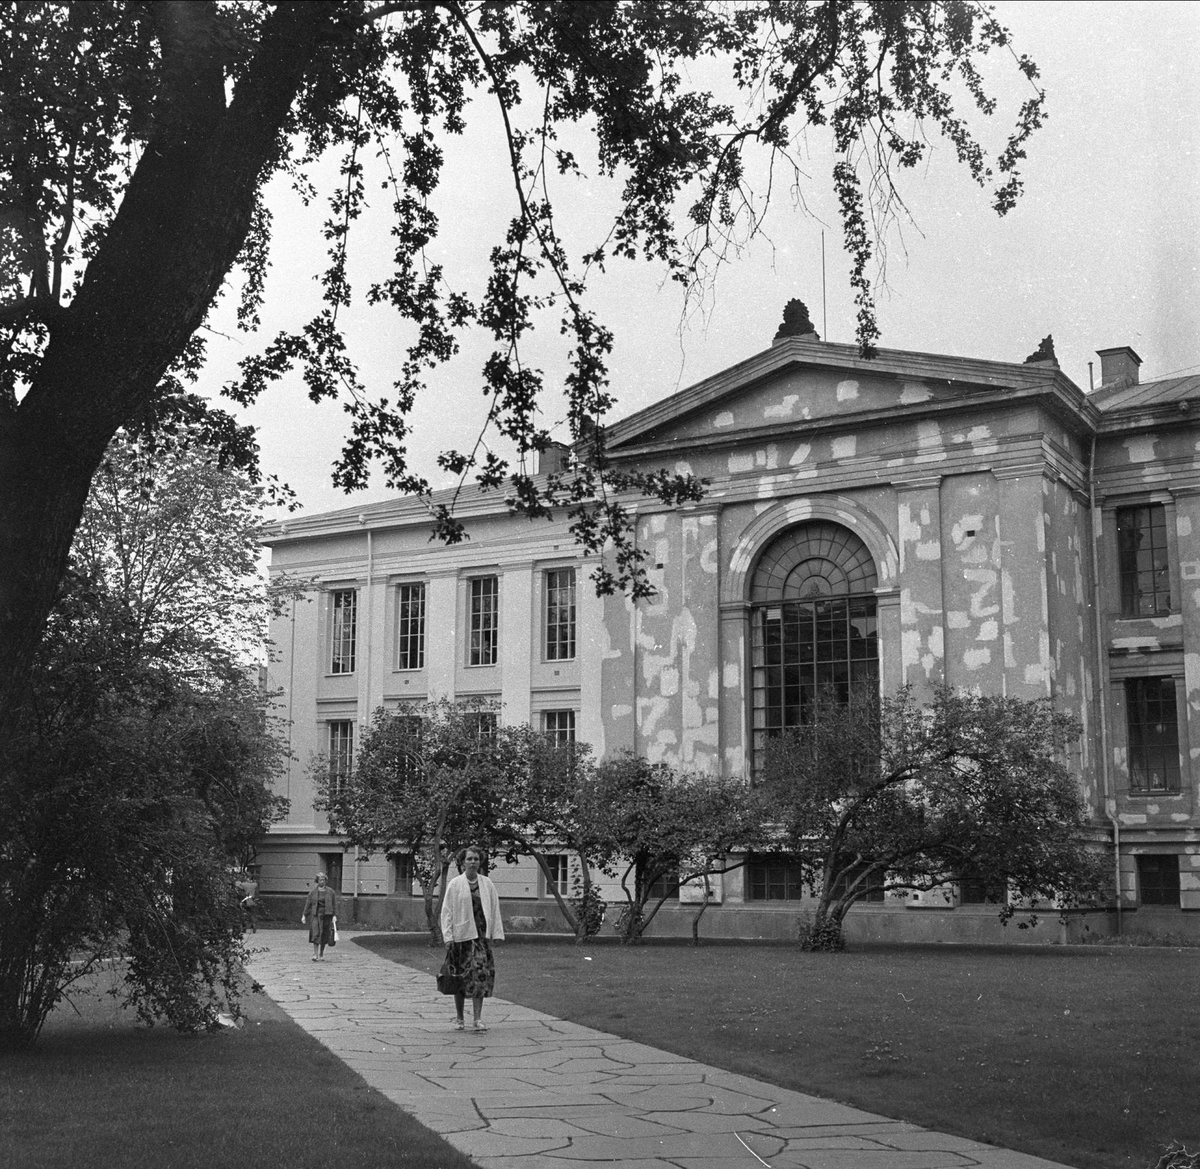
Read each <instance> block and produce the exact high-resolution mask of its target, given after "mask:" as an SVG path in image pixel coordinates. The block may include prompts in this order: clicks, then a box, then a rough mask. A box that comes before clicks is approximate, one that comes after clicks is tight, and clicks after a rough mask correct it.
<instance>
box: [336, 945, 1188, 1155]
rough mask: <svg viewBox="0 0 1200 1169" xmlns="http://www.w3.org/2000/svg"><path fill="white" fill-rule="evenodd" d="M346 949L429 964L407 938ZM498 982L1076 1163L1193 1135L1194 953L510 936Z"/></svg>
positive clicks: (888, 1112) (665, 1038) (723, 1057)
mask: <svg viewBox="0 0 1200 1169" xmlns="http://www.w3.org/2000/svg"><path fill="white" fill-rule="evenodd" d="M358 942H359V944H360V945H364V946H366V947H368V948H369V949H371V950H373V951H375V952H376V953H378V954H381V955H383V956H385V957H388V958H391V959H393V960H395V961H398V962H402V963H404V964H406V965H408V966H412V967H415V968H417V969H420V970H424V971H427V972H428V973H430V974H431V975H432V974H433V973H434V972H435V971H436V970H437V967H438V965H439V964H440V962H441V957H442V955H441V952H440V951H439V950H436V949H431V948H430V947H429V946H428V945H427V944H426V942H425V940H423V939H421V938H419V937H415V936H412V935H408V936H403V937H399V936H389V935H371V936H364V937H361V938H359V939H358ZM496 965H497V979H496V993H497V994H498V995H499V996H500V997H502V998H506V999H509V1000H510V1001H512V1002H516V1003H520V1004H521V1005H522V1006H527V1007H532V1008H534V1009H536V1010H540V1011H544V1012H546V1013H547V1014H550V1015H555V1016H558V1017H560V1018H565V1019H570V1020H571V1021H572V1022H575V1023H580V1024H583V1025H585V1026H588V1027H595V1028H597V1029H599V1030H601V1031H607V1032H610V1033H612V1034H616V1035H620V1036H623V1037H627V1038H631V1039H636V1040H639V1041H641V1042H643V1043H648V1044H651V1045H652V1046H655V1047H659V1048H663V1049H664V1050H667V1051H671V1052H674V1053H676V1054H679V1055H684V1056H687V1057H689V1058H691V1059H695V1060H699V1061H700V1062H702V1063H707V1064H713V1065H715V1066H718V1067H722V1068H726V1069H728V1070H730V1071H736V1072H741V1073H744V1074H746V1075H750V1076H754V1077H756V1078H759V1079H763V1080H766V1081H768V1082H770V1083H774V1084H778V1085H781V1086H783V1087H787V1088H793V1089H795V1090H797V1091H801V1092H810V1093H813V1094H814V1095H819V1096H825V1097H828V1098H832V1099H835V1100H840V1101H843V1102H845V1103H847V1104H852V1105H854V1106H856V1107H859V1108H864V1109H867V1110H868V1111H871V1112H877V1113H881V1114H883V1115H885V1116H893V1117H898V1118H901V1119H903V1120H908V1121H911V1122H913V1123H916V1124H920V1125H924V1126H925V1127H928V1128H933V1129H937V1130H940V1131H944V1132H951V1133H956V1134H959V1135H961V1136H965V1137H970V1138H972V1139H975V1140H979V1141H985V1142H990V1143H993V1144H998V1145H1002V1146H1005V1147H1008V1148H1013V1149H1018V1150H1021V1151H1023V1152H1027V1153H1032V1154H1035V1155H1037V1156H1042V1157H1046V1158H1049V1159H1051V1160H1056V1161H1063V1162H1066V1163H1067V1164H1070V1165H1074V1166H1079V1167H1080V1169H1147V1167H1149V1166H1152V1165H1154V1163H1155V1162H1156V1161H1157V1159H1158V1156H1159V1154H1161V1152H1162V1151H1163V1148H1164V1146H1166V1145H1167V1144H1168V1142H1169V1141H1171V1140H1172V1139H1175V1140H1178V1141H1182V1142H1183V1143H1185V1144H1186V1145H1188V1146H1189V1147H1191V1148H1195V1147H1198V1146H1200V1059H1198V1058H1197V1055H1198V1053H1200V993H1197V992H1198V991H1200V951H1197V950H1170V949H1099V948H1091V947H1089V948H1088V949H1086V950H1074V951H1072V952H1064V951H1062V950H1059V949H1056V948H1037V949H1033V948H1028V949H1026V948H1024V947H1014V948H1012V949H998V948H994V947H992V948H982V947H981V948H978V949H966V948H964V949H958V948H949V947H945V948H943V947H936V948H935V947H886V948H885V947H878V948H866V947H861V948H857V949H855V950H853V951H850V952H847V953H844V954H832V955H825V954H804V953H801V952H800V951H799V950H798V949H796V948H795V947H791V948H781V947H778V946H758V945H755V944H751V943H743V944H741V945H738V946H720V947H716V946H713V947H709V946H702V947H700V948H698V949H696V948H691V947H678V946H658V945H654V944H652V943H649V944H643V945H640V946H634V947H622V946H610V945H587V946H582V947H576V946H575V945H573V944H572V942H571V941H570V940H565V941H557V940H555V941H552V940H539V941H537V942H533V941H530V942H528V943H526V942H524V941H523V942H522V944H520V945H516V946H501V947H499V948H498V950H497V961H496Z"/></svg>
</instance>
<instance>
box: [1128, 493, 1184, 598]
mask: <svg viewBox="0 0 1200 1169" xmlns="http://www.w3.org/2000/svg"><path fill="white" fill-rule="evenodd" d="M1117 562H1118V566H1119V569H1120V573H1121V613H1122V615H1123V616H1125V617H1151V616H1154V615H1155V614H1158V613H1169V612H1170V611H1171V566H1170V561H1169V557H1168V554H1167V510H1166V508H1165V507H1163V505H1162V504H1161V503H1148V504H1145V505H1143V506H1141V507H1121V508H1118V509H1117Z"/></svg>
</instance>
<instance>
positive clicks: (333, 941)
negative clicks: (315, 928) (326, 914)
mask: <svg viewBox="0 0 1200 1169" xmlns="http://www.w3.org/2000/svg"><path fill="white" fill-rule="evenodd" d="M329 944H330V945H331V946H336V945H337V918H334V919H333V933H332V934H331V935H330V938H329Z"/></svg>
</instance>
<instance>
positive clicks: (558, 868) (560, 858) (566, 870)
mask: <svg viewBox="0 0 1200 1169" xmlns="http://www.w3.org/2000/svg"><path fill="white" fill-rule="evenodd" d="M543 859H544V860H545V861H546V867H547V868H549V869H551V870H552V872H553V875H554V882H553V885H554V887H555V888H557V889H558V895H559V896H560V897H570V896H571V857H570V855H569V854H567V853H565V852H554V853H548V854H546V855H545V856H544V858H543ZM538 872H539V874H540V875H541V878H542V896H543V897H553V896H554V891H553V889H552V887H551V882H550V881H549V880H548V879H547V877H546V874H545V873H544V872H542V867H541V865H539V866H538Z"/></svg>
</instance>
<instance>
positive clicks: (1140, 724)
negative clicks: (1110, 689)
mask: <svg viewBox="0 0 1200 1169" xmlns="http://www.w3.org/2000/svg"><path fill="white" fill-rule="evenodd" d="M1125 720H1126V728H1127V731H1128V736H1129V790H1130V791H1131V792H1133V793H1135V794H1139V793H1149V792H1177V791H1179V728H1178V724H1177V720H1176V714H1175V679H1174V678H1129V679H1127V680H1126V682H1125Z"/></svg>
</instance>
